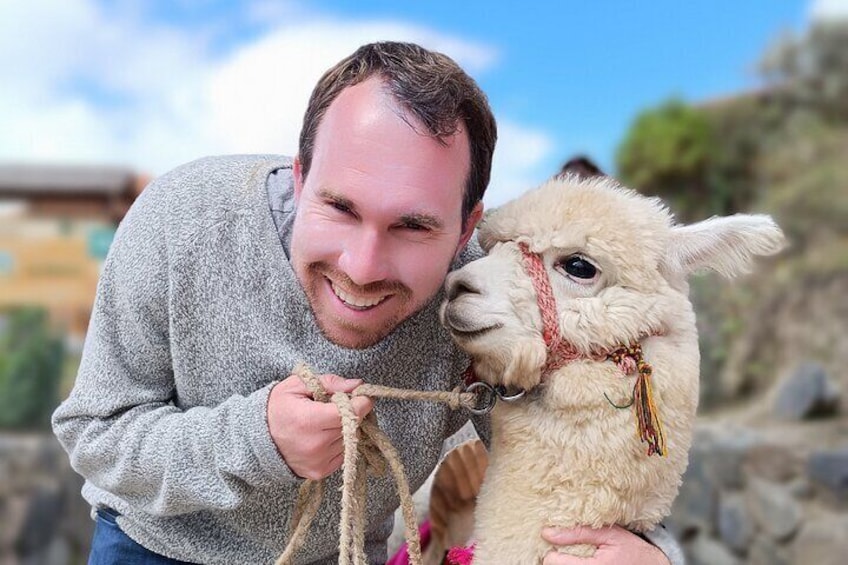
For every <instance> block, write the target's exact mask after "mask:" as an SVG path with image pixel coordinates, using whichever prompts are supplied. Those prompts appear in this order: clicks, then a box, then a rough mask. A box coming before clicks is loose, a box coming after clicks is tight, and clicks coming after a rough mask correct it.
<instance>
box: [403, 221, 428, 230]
mask: <svg viewBox="0 0 848 565" xmlns="http://www.w3.org/2000/svg"><path fill="white" fill-rule="evenodd" d="M402 227H403V229H405V230H410V231H427V229H428V228H427V226H423V225H421V224H416V223H414V222H407V223H405V224H403V226H402Z"/></svg>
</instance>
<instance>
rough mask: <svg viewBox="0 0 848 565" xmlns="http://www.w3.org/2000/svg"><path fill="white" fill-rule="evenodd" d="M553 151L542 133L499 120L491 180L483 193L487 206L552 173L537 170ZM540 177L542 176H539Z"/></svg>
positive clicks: (552, 142)
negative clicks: (484, 193)
mask: <svg viewBox="0 0 848 565" xmlns="http://www.w3.org/2000/svg"><path fill="white" fill-rule="evenodd" d="M553 149H554V141H553V139H552V138H551V137H550V136H549V135H547V134H546V133H544V132H541V131H539V130H534V129H531V128H528V127H525V126H522V125H520V124H517V123H514V122H511V121H509V120H504V119H501V120H498V145H497V149H495V158H494V163H493V164H492V180H491V183H490V184H489V188H488V190H486V198H485V199H484V200H485V203H486V207H495V206H499V205H501V204H503V203H504V202H507V201H509V200H512V199H513V198H516V197H518V196H519V195H521V194H522V193H523V192H524V191H526V190H527V189H529V188H533V187H534V186H536V185H538V184H539V183H540V182H542V181H543V180H545V178H547V177H549V176H551V175H552V174H553V173H554V172H555V171H541V172H540V171H539V165H540V164H541V163H543V162H544V161H545V159H547V158H548V157H549V156H550V155H551V153H552V151H553ZM540 174H541V176H540Z"/></svg>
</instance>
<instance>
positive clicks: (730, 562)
mask: <svg viewBox="0 0 848 565" xmlns="http://www.w3.org/2000/svg"><path fill="white" fill-rule="evenodd" d="M686 562H687V563H689V565H739V563H740V561H739V559H737V558H736V556H734V555H733V554H732V553H730V550H728V549H727V548H726V547H724V546H723V545H722V544H721V543H720V542H718V541H717V540H715V539H713V538H711V537H709V536H705V535H701V536H698V537H697V538H695V541H694V542H693V543H692V545H691V546H690V549H689V559H688V560H687V561H686Z"/></svg>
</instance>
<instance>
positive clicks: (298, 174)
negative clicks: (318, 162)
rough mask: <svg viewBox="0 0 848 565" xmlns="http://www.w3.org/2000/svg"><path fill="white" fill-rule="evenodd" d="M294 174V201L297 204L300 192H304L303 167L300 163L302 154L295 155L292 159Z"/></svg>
mask: <svg viewBox="0 0 848 565" xmlns="http://www.w3.org/2000/svg"><path fill="white" fill-rule="evenodd" d="M292 176H293V177H294V202H295V204H297V202H298V201H299V200H300V193H301V192H303V167H302V166H301V164H300V155H295V156H294V161H292Z"/></svg>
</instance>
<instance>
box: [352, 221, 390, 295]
mask: <svg viewBox="0 0 848 565" xmlns="http://www.w3.org/2000/svg"><path fill="white" fill-rule="evenodd" d="M391 261H392V257H391V256H390V250H389V248H388V245H387V244H386V242H385V241H384V239H383V238H382V237H381V235H380V234H379V233H376V232H375V231H372V230H367V231H362V232H361V233H359V234H357V236H356V237H353V238H350V239H348V241H347V242H346V244H345V247H344V252H343V253H342V255H341V257H340V258H339V267H340V268H341V269H342V270H343V271H344V272H345V273H346V274H347V276H348V277H350V280H351V281H353V282H354V283H355V284H357V285H359V286H365V285H366V284H368V283H373V282H378V281H382V280H387V279H389V278H390V275H391Z"/></svg>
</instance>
